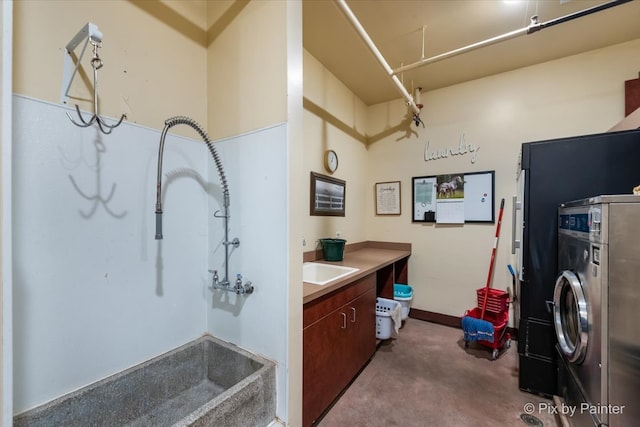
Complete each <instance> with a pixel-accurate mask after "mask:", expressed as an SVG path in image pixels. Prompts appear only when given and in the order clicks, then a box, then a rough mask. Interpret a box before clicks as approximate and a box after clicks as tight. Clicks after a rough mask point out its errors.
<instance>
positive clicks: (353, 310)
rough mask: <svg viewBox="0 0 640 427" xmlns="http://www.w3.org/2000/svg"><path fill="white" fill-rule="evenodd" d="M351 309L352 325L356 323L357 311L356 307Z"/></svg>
mask: <svg viewBox="0 0 640 427" xmlns="http://www.w3.org/2000/svg"><path fill="white" fill-rule="evenodd" d="M350 308H351V314H352V316H351V323H356V309H355V307H350Z"/></svg>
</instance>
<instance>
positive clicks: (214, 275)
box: [209, 270, 220, 283]
mask: <svg viewBox="0 0 640 427" xmlns="http://www.w3.org/2000/svg"><path fill="white" fill-rule="evenodd" d="M209 273H212V274H213V277H212V278H211V280H212V281H213V283H218V282H219V281H220V278H219V277H218V270H209Z"/></svg>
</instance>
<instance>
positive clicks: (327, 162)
mask: <svg viewBox="0 0 640 427" xmlns="http://www.w3.org/2000/svg"><path fill="white" fill-rule="evenodd" d="M324 168H325V169H326V170H327V171H328V172H330V173H334V172H335V171H336V169H338V155H337V154H336V152H335V151H333V150H327V151H325V152H324Z"/></svg>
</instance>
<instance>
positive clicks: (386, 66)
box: [335, 0, 420, 123]
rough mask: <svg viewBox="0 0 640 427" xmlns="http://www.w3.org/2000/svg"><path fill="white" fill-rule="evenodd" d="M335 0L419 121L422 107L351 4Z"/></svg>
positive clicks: (343, 0)
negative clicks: (396, 72) (361, 22)
mask: <svg viewBox="0 0 640 427" xmlns="http://www.w3.org/2000/svg"><path fill="white" fill-rule="evenodd" d="M335 1H336V3H337V4H338V6H340V9H341V10H342V12H343V13H344V14H345V15H346V17H347V19H349V21H350V22H351V25H353V27H354V28H355V29H356V31H357V32H358V34H359V35H360V37H361V38H362V40H363V41H364V42H365V44H366V45H367V47H368V48H369V50H371V53H372V54H373V56H375V58H376V59H377V60H378V62H379V63H380V65H381V66H382V68H383V69H384V71H385V72H386V73H387V74H388V75H389V77H390V78H391V80H392V82H393V83H394V84H395V86H396V88H397V89H398V91H399V92H400V93H401V94H402V96H403V97H404V99H406V100H407V105H409V107H411V110H413V113H414V121H416V123H417V122H418V121H419V117H418V116H419V115H420V108H418V106H417V105H416V103H415V101H414V100H413V97H412V96H411V94H410V93H409V92H408V91H407V89H405V87H404V86H403V84H402V82H401V81H400V80H399V79H398V77H397V76H395V75H394V71H393V69H391V67H390V66H389V64H388V63H387V61H386V60H385V59H384V57H383V56H382V54H381V53H380V51H379V50H378V48H377V47H376V45H375V44H374V43H373V40H371V37H369V35H368V34H367V32H366V31H365V29H364V27H363V26H362V25H361V24H360V21H358V18H356V16H355V15H354V14H353V12H352V11H351V9H350V8H349V6H347V3H346V2H345V0H335ZM416 118H417V120H416Z"/></svg>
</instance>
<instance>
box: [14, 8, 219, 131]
mask: <svg viewBox="0 0 640 427" xmlns="http://www.w3.org/2000/svg"><path fill="white" fill-rule="evenodd" d="M206 16H207V15H206V2H202V1H199V2H178V1H173V2H166V3H162V2H145V1H131V2H126V1H80V2H79V1H63V0H60V1H38V0H29V1H26V0H22V1H16V3H15V7H14V57H13V70H14V85H13V88H14V92H16V93H19V94H23V95H27V96H30V97H34V98H38V99H42V100H46V101H50V102H53V103H56V104H58V103H60V102H61V88H62V67H63V55H64V53H63V52H64V47H65V46H66V44H67V43H68V42H69V41H70V40H71V39H72V38H73V37H74V36H75V35H76V33H77V32H78V31H79V30H80V29H81V28H82V27H83V26H84V25H85V24H86V23H87V19H89V20H90V21H91V22H92V23H94V24H96V25H97V26H98V28H99V29H100V31H101V32H102V33H103V47H102V48H101V49H99V50H98V54H99V55H100V57H101V58H102V60H103V61H104V66H103V67H102V68H101V69H100V70H99V71H98V81H99V101H100V105H99V108H100V112H101V114H103V115H105V116H106V117H108V118H116V117H120V115H121V114H123V113H124V114H126V115H127V120H128V121H129V122H132V123H138V124H141V125H144V126H148V127H152V128H156V129H158V128H162V126H163V125H164V120H165V119H167V118H168V117H171V116H174V115H186V116H190V117H192V118H194V119H195V120H197V121H199V122H200V123H205V120H206V110H207V99H206V97H205V96H202V95H203V93H204V90H205V88H206V27H205V25H206ZM81 47H82V45H80V46H78V47H77V48H76V50H75V52H76V54H78V55H79V54H80V52H81ZM91 54H92V52H91V50H90V49H89V47H88V48H87V52H86V53H85V55H84V58H83V60H82V65H83V70H84V72H85V73H86V76H88V79H89V80H88V81H89V83H90V84H89V85H87V84H85V82H84V81H83V79H82V77H81V76H78V75H76V77H75V78H74V80H73V85H72V87H71V90H70V91H69V94H70V95H71V96H72V97H80V98H83V99H92V96H93V89H92V88H93V71H92V68H91V65H90V60H91ZM75 103H78V104H79V105H80V108H81V109H83V110H86V111H92V110H93V105H92V103H91V101H89V102H87V101H82V100H78V99H74V98H72V99H71V100H70V102H69V105H70V106H73V104H75ZM61 120H67V119H66V118H64V117H63V118H61ZM181 132H182V133H183V134H185V135H187V136H193V133H192V132H190V130H189V129H188V128H185V129H176V133H181Z"/></svg>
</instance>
